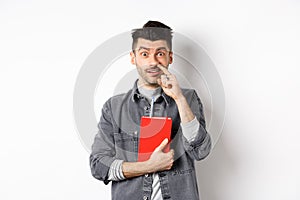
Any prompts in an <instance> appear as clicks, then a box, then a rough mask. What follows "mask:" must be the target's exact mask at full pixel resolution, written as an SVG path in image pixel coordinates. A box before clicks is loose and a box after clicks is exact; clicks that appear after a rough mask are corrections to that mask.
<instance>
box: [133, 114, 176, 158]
mask: <svg viewBox="0 0 300 200" xmlns="http://www.w3.org/2000/svg"><path fill="white" fill-rule="evenodd" d="M171 128H172V119H171V118H169V117H145V116H142V117H141V124H140V139H139V151H138V161H146V160H148V159H149V158H150V156H151V154H152V152H153V151H154V150H155V149H156V147H158V146H159V145H160V143H161V142H162V141H163V140H164V139H165V138H168V141H169V142H170V139H171ZM169 151H170V144H168V145H167V146H166V148H165V149H164V152H169Z"/></svg>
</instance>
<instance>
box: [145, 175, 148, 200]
mask: <svg viewBox="0 0 300 200" xmlns="http://www.w3.org/2000/svg"><path fill="white" fill-rule="evenodd" d="M145 176H146V177H148V174H145ZM145 197H146V196H145ZM146 198H147V197H146Z"/></svg>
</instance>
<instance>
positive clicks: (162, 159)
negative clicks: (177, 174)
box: [146, 138, 174, 173]
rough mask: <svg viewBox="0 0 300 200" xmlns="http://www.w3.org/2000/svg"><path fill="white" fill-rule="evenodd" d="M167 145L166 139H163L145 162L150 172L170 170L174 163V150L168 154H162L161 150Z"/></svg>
mask: <svg viewBox="0 0 300 200" xmlns="http://www.w3.org/2000/svg"><path fill="white" fill-rule="evenodd" d="M167 144H168V139H167V138H166V139H164V140H163V141H162V143H161V144H160V145H159V146H158V147H156V149H155V150H154V152H153V153H152V155H151V156H150V158H149V160H147V161H146V162H147V163H148V166H149V167H150V172H151V173H153V172H158V171H164V170H170V169H171V167H172V166H173V162H174V150H173V149H171V150H170V151H169V152H168V153H164V152H163V150H164V148H165V147H166V146H167Z"/></svg>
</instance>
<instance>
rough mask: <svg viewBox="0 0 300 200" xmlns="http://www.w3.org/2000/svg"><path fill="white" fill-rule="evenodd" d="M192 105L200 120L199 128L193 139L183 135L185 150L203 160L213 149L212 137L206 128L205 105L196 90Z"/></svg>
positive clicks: (193, 156)
mask: <svg viewBox="0 0 300 200" xmlns="http://www.w3.org/2000/svg"><path fill="white" fill-rule="evenodd" d="M189 104H190V107H191V110H192V111H193V113H194V115H195V117H196V118H197V120H198V122H199V128H198V130H197V132H196V133H195V134H193V138H192V140H188V139H187V138H186V137H185V136H184V135H187V133H185V134H183V135H182V139H183V146H184V148H185V151H186V152H187V153H188V154H189V156H190V157H191V158H192V159H195V160H202V159H204V158H205V157H207V156H208V154H209V152H210V150H211V137H210V135H209V134H208V133H207V131H206V129H205V126H206V125H205V118H204V115H203V106H202V103H201V100H200V98H199V97H198V95H197V93H196V91H193V94H192V98H190V102H189Z"/></svg>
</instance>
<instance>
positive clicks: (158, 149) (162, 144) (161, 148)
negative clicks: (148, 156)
mask: <svg viewBox="0 0 300 200" xmlns="http://www.w3.org/2000/svg"><path fill="white" fill-rule="evenodd" d="M167 144H168V138H165V139H164V140H163V141H162V142H161V143H160V145H159V146H158V147H156V149H155V150H154V152H157V151H162V150H163V149H164V148H165V146H166V145H167Z"/></svg>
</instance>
